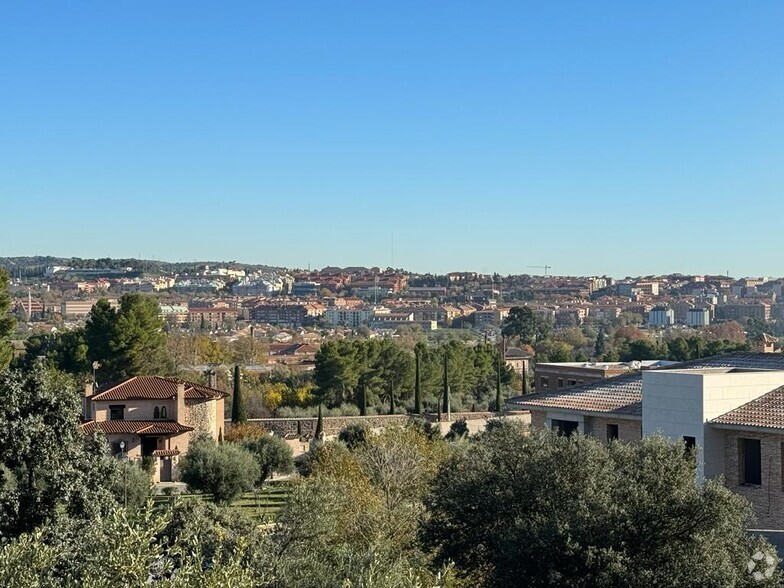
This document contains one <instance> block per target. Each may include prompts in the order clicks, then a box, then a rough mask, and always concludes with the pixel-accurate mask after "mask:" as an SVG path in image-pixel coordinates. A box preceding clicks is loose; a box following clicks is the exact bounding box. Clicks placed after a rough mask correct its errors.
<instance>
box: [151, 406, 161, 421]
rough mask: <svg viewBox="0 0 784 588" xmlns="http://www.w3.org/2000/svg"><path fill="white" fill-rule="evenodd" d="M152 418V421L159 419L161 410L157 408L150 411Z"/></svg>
mask: <svg viewBox="0 0 784 588" xmlns="http://www.w3.org/2000/svg"><path fill="white" fill-rule="evenodd" d="M152 418H154V419H159V418H161V409H160V408H158V407H157V406H156V407H155V408H154V409H153V411H152Z"/></svg>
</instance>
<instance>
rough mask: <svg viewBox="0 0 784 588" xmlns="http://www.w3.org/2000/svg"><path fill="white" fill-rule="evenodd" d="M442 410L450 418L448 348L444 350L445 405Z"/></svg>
mask: <svg viewBox="0 0 784 588" xmlns="http://www.w3.org/2000/svg"><path fill="white" fill-rule="evenodd" d="M442 410H443V412H445V413H446V416H447V418H449V416H450V415H449V413H450V409H449V353H448V351H447V350H446V349H445V350H444V405H443V407H442Z"/></svg>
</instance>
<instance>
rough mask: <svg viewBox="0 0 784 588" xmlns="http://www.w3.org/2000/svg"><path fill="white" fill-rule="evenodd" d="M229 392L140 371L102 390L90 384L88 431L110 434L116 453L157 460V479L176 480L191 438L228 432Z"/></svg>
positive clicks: (86, 404) (86, 403)
mask: <svg viewBox="0 0 784 588" xmlns="http://www.w3.org/2000/svg"><path fill="white" fill-rule="evenodd" d="M227 396H228V394H226V393H225V392H222V391H221V390H217V389H215V388H211V387H209V386H204V385H202V384H196V383H193V382H187V381H185V380H181V379H179V378H164V377H161V376H136V377H133V378H130V379H128V380H125V381H124V382H121V383H119V384H116V385H112V386H110V387H108V388H105V389H103V390H94V389H93V386H92V384H88V385H87V386H86V387H85V397H84V413H85V414H84V419H85V422H84V423H83V424H82V430H83V431H84V433H85V434H88V435H89V434H92V433H93V432H95V431H100V432H102V433H103V434H104V435H106V438H107V441H108V442H109V446H110V447H111V450H112V454H114V455H123V456H127V457H128V459H130V460H131V461H139V460H142V459H143V458H151V459H153V460H154V469H153V480H154V481H155V482H170V481H175V480H176V479H177V475H178V469H177V463H178V461H179V458H180V457H182V456H183V455H185V453H186V452H187V451H188V444H189V443H190V441H191V439H193V438H194V437H195V436H197V435H200V434H206V435H209V436H211V437H212V438H213V439H219V438H221V437H222V436H223V423H224V416H223V407H224V399H225V398H226V397H227Z"/></svg>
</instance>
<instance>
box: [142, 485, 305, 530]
mask: <svg viewBox="0 0 784 588" xmlns="http://www.w3.org/2000/svg"><path fill="white" fill-rule="evenodd" d="M291 491H292V484H291V483H290V482H271V483H267V484H265V485H264V487H263V488H262V489H261V490H259V491H258V492H257V493H256V492H246V493H245V494H243V495H242V496H240V497H239V498H238V499H237V500H235V501H234V502H233V503H232V504H231V506H232V508H239V509H242V511H243V512H244V513H245V514H246V515H248V516H249V517H250V518H252V519H256V520H257V521H258V522H259V523H260V524H263V523H272V522H274V521H275V517H276V516H277V514H278V512H280V509H281V508H283V505H284V504H285V503H286V501H287V500H288V498H289V496H290V495H291ZM176 496H178V497H180V498H195V499H197V500H207V501H212V495H211V494H177V495H176ZM174 498H175V497H174V496H164V495H158V496H154V497H153V502H154V504H156V505H162V504H167V503H169V502H171V501H173V500H174Z"/></svg>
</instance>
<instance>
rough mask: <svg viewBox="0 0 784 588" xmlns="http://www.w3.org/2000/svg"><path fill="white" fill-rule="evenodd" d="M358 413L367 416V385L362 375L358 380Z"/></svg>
mask: <svg viewBox="0 0 784 588" xmlns="http://www.w3.org/2000/svg"><path fill="white" fill-rule="evenodd" d="M359 414H360V416H367V386H366V385H365V378H364V376H363V377H362V378H361V379H360V381H359Z"/></svg>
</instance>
